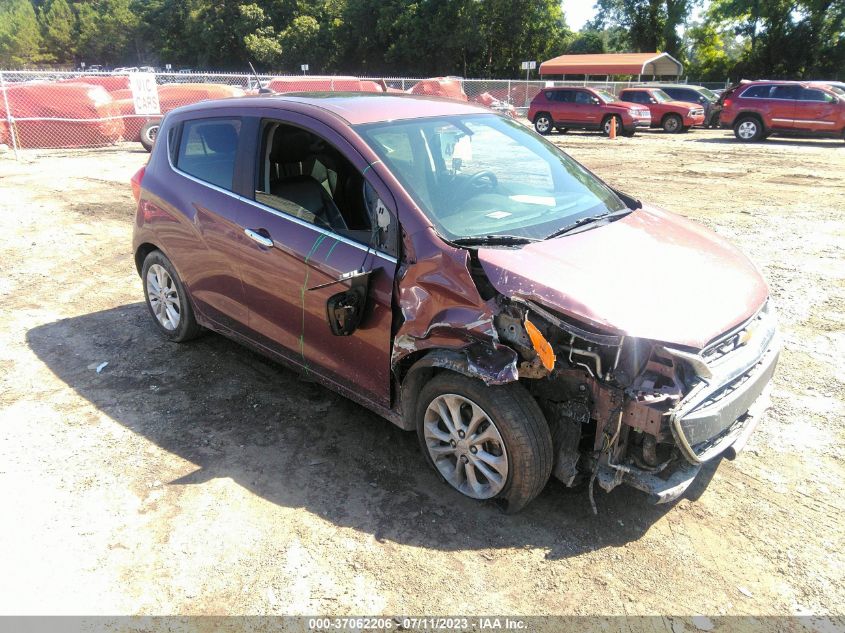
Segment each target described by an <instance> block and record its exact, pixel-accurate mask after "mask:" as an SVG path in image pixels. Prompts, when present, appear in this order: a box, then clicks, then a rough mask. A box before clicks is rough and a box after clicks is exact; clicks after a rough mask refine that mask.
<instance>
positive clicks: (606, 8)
mask: <svg viewBox="0 0 845 633" xmlns="http://www.w3.org/2000/svg"><path fill="white" fill-rule="evenodd" d="M694 1H695V0H598V2H597V3H596V8H597V9H598V15H597V16H596V19H595V20H594V21H593V23H592V25H593V26H595V27H599V28H602V27H608V26H611V27H612V26H616V27H622V28H624V29H626V30H627V32H628V37H627V43H628V45H629V48H630V49H633V50H634V51H637V52H652V51H664V52H667V53H669V54H670V55H672V56H673V57H676V58H683V48H682V45H681V39H680V37H679V36H678V28H679V27H680V26H682V25H684V24H685V22H686V19H687V17H688V16H689V13H690V10H691V9H692V4H693V2H694ZM728 1H731V0H728Z"/></svg>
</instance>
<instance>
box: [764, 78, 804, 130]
mask: <svg viewBox="0 0 845 633" xmlns="http://www.w3.org/2000/svg"><path fill="white" fill-rule="evenodd" d="M800 93H801V86H797V85H788V86H773V87H772V90H771V92H770V93H769V98H768V99H766V100H765V106H766V108H767V109H768V117H769V120H770V121H771V125H772V128H777V129H787V130H791V129H793V128H794V127H795V106H796V104H797V102H798V97H799V95H800Z"/></svg>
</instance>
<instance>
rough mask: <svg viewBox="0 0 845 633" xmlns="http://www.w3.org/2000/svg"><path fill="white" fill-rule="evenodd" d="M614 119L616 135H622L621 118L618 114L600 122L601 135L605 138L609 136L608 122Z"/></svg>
mask: <svg viewBox="0 0 845 633" xmlns="http://www.w3.org/2000/svg"><path fill="white" fill-rule="evenodd" d="M611 119H616V133H617V134H621V133H622V117H621V116H619V115H618V114H611V115H610V116H607V117H605V118H604V119H603V120H602V122H601V133H602V134H604V135H605V136H610V120H611Z"/></svg>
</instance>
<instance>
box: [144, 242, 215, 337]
mask: <svg viewBox="0 0 845 633" xmlns="http://www.w3.org/2000/svg"><path fill="white" fill-rule="evenodd" d="M141 280H142V282H143V284H144V299H146V303H147V309H148V310H149V311H150V314H151V315H152V317H153V322H154V323H155V324H156V326H157V327H158V329H159V331H160V332H161V333H162V334H164V335H165V336H166V337H167V338H169V339H170V340H171V341H175V342H177V343H184V342H185V341H190V340H191V339H193V338H196V337H197V336H199V335H200V334H201V333H202V327H201V326H200V325H199V324H198V323H197V321H196V319H195V318H194V310H193V308H192V307H191V301H190V299H188V293H187V292H186V290H185V285H184V284H183V283H182V280H181V279H180V278H179V274H178V273H177V272H176V269H175V268H174V267H173V264H172V263H171V261H170V260H169V259H167V257H165V255H164V253H162V252H161V251H152V252H150V253H149V254H148V255H147V256H146V257H145V258H144V265H143V266H142V267H141Z"/></svg>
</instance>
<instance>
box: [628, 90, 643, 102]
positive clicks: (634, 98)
mask: <svg viewBox="0 0 845 633" xmlns="http://www.w3.org/2000/svg"><path fill="white" fill-rule="evenodd" d="M622 99H623V100H624V101H630V102H631V103H646V101H647V100H648V98H647V97H646V94H645V93H644V92H641V91H639V90H633V91H631V92H623V93H622Z"/></svg>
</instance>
